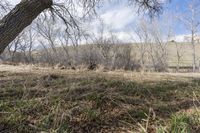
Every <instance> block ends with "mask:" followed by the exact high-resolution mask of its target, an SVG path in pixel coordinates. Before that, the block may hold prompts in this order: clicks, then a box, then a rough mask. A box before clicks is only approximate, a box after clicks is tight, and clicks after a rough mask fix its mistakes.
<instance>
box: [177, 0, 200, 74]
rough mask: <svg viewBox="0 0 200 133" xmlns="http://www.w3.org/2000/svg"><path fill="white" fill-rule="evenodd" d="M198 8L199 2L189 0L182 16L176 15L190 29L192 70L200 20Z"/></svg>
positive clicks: (194, 67) (194, 66)
mask: <svg viewBox="0 0 200 133" xmlns="http://www.w3.org/2000/svg"><path fill="white" fill-rule="evenodd" d="M199 9H200V3H199V1H198V0H191V1H190V2H189V4H188V9H187V11H186V13H184V15H183V16H181V17H178V18H179V19H180V20H181V21H182V22H183V23H184V25H185V26H186V28H187V30H188V31H190V33H191V36H190V37H189V38H190V42H191V46H192V58H193V59H192V60H193V64H192V66H193V72H195V70H196V65H197V63H196V42H195V37H196V36H197V32H198V30H199V26H200V21H199V19H198V18H199V16H200V13H199V11H200V10H199Z"/></svg>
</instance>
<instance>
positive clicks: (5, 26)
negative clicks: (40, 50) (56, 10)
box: [0, 0, 53, 54]
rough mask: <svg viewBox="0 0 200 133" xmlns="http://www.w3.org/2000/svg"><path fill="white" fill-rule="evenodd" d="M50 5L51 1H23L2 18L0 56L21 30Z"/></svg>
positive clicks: (0, 25)
mask: <svg viewBox="0 0 200 133" xmlns="http://www.w3.org/2000/svg"><path fill="white" fill-rule="evenodd" d="M52 4H53V2H52V0H23V1H21V2H20V3H19V4H18V5H16V7H15V8H14V9H13V10H12V11H10V13H8V14H7V15H6V16H5V17H3V19H2V20H0V54H1V53H2V52H3V51H4V49H5V48H6V47H7V46H8V45H9V43H11V42H12V41H13V40H14V39H15V38H16V37H17V36H18V35H19V34H20V32H21V31H22V30H23V29H25V28H26V27H27V26H29V25H30V24H31V23H32V21H33V20H34V19H35V18H36V17H37V16H38V15H39V14H40V13H41V12H42V11H44V10H45V9H48V8H50V7H51V5H52Z"/></svg>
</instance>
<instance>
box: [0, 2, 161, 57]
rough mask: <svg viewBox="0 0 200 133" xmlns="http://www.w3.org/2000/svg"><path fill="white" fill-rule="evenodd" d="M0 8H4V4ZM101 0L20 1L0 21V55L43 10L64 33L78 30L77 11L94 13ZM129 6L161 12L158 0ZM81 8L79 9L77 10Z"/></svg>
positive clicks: (84, 14) (151, 11)
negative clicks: (60, 23)
mask: <svg viewBox="0 0 200 133" xmlns="http://www.w3.org/2000/svg"><path fill="white" fill-rule="evenodd" d="M3 1H5V0H2V2H1V3H0V7H1V8H4V6H5V5H4V3H3ZM102 1H103V0H78V1H77V0H63V1H62V3H59V0H21V2H20V3H19V4H17V5H16V6H15V7H14V8H13V9H12V10H11V11H10V12H9V13H8V14H7V15H5V16H4V17H3V18H2V19H1V20H0V53H2V52H3V51H4V49H5V48H6V47H7V46H8V45H9V43H11V42H12V41H13V40H14V39H15V38H16V37H17V36H18V35H19V34H20V33H21V32H22V31H23V30H24V29H25V28H26V27H27V26H29V25H30V24H31V23H32V21H33V20H34V19H35V18H36V17H37V16H38V15H39V14H41V13H42V12H44V11H45V10H46V11H48V12H50V14H51V15H53V16H54V15H55V16H58V17H59V18H60V19H61V20H62V21H63V22H64V23H65V25H66V27H67V28H66V31H69V30H78V29H79V28H78V27H79V25H78V22H77V20H76V16H77V14H78V11H77V9H83V10H82V14H83V16H84V17H85V16H86V15H87V14H89V13H92V12H94V11H95V7H96V5H97V4H98V3H100V2H102ZM129 3H130V4H133V5H137V6H138V7H139V11H148V12H149V13H150V14H154V13H156V12H159V11H160V10H161V3H160V0H129ZM79 7H81V8H79Z"/></svg>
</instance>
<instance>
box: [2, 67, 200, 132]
mask: <svg viewBox="0 0 200 133" xmlns="http://www.w3.org/2000/svg"><path fill="white" fill-rule="evenodd" d="M199 78H200V74H194V75H189V74H171V73H136V72H130V71H126V72H125V71H111V72H102V71H85V70H84V71H83V70H76V71H74V70H57V69H52V68H50V67H49V68H47V67H46V68H42V67H36V66H25V65H21V66H10V65H0V118H1V119H0V132H42V131H44V132H75V133H76V132H148V133H149V132H152V133H154V132H158V131H159V130H160V127H162V128H165V129H166V130H167V131H169V132H170V131H172V129H174V128H171V127H176V126H171V127H170V125H172V124H171V123H170V122H171V119H172V120H173V118H174V117H172V116H174V115H175V114H179V113H180V112H191V111H190V110H194V108H195V109H197V108H198V106H199V105H200V104H199V102H198V100H199V96H200V87H199V84H200V79H199ZM194 94H195V100H193V98H194ZM175 118H176V117H175ZM178 118H179V117H178ZM174 125H175V124H174ZM191 129H192V131H199V129H200V127H198V125H197V126H196V125H195V127H192V128H191ZM194 129H195V130H194Z"/></svg>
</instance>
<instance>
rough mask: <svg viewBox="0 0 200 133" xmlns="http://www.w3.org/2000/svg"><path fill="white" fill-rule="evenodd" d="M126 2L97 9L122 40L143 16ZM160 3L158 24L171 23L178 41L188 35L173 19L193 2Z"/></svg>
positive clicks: (95, 22)
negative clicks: (161, 8) (162, 5)
mask: <svg viewBox="0 0 200 133" xmlns="http://www.w3.org/2000/svg"><path fill="white" fill-rule="evenodd" d="M19 1H20V0H10V2H12V3H13V4H15V3H17V2H19ZM126 1H127V0H121V1H118V2H116V0H110V1H109V2H105V3H104V4H103V5H102V6H101V7H100V8H99V9H98V13H99V16H100V18H101V19H102V20H103V22H104V23H105V25H107V28H106V29H107V32H109V31H112V32H114V33H115V34H116V36H118V38H119V39H122V40H129V39H130V34H134V33H133V31H131V29H132V27H134V26H135V24H136V23H137V20H139V19H141V18H142V17H144V16H145V15H138V14H137V12H136V10H137V9H136V8H135V7H134V6H128V5H127V3H126ZM160 1H162V2H163V1H164V2H165V4H164V10H163V14H161V15H160V17H159V18H157V19H158V20H159V23H161V24H165V25H166V24H167V23H172V24H173V32H174V34H175V36H177V38H179V39H181V38H182V37H183V36H185V35H188V34H189V31H188V30H186V28H185V27H184V25H183V24H182V23H181V22H180V21H178V20H175V19H174V17H175V16H180V14H183V13H185V12H187V7H188V3H189V2H191V1H193V0H171V2H170V3H168V2H166V1H167V0H160ZM197 1H198V0H197ZM98 25H99V22H98V20H93V21H92V23H90V26H89V27H90V29H92V30H93V32H98ZM108 27H109V28H108Z"/></svg>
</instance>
